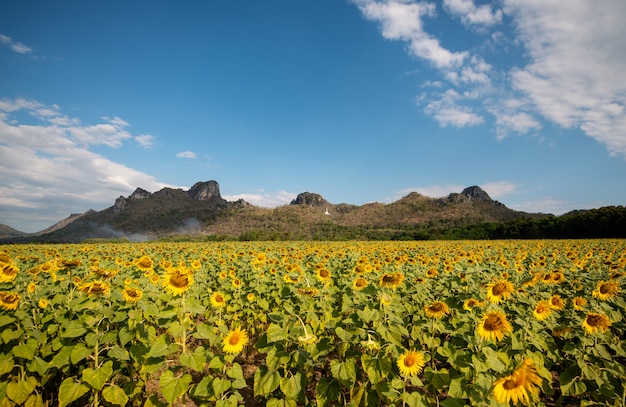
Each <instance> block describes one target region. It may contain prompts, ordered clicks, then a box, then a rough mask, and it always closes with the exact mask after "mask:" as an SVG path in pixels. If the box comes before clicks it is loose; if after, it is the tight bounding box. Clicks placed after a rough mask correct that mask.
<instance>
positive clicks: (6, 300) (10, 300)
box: [3, 294, 19, 304]
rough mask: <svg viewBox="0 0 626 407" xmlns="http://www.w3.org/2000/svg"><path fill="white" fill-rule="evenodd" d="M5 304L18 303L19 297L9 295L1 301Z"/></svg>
mask: <svg viewBox="0 0 626 407" xmlns="http://www.w3.org/2000/svg"><path fill="white" fill-rule="evenodd" d="M3 301H4V303H5V304H13V303H15V302H17V301H19V297H18V296H17V295H15V294H9V295H7V296H5V297H4V299H3Z"/></svg>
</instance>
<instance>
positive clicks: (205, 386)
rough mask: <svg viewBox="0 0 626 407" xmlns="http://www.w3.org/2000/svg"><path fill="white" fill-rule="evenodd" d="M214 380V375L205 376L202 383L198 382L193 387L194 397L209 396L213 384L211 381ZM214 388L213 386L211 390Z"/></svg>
mask: <svg viewBox="0 0 626 407" xmlns="http://www.w3.org/2000/svg"><path fill="white" fill-rule="evenodd" d="M212 381H213V377H211V376H204V377H203V378H202V380H200V383H198V384H197V385H196V386H195V387H194V389H193V396H194V397H202V398H208V397H209V396H210V395H211V394H210V393H209V386H211V382H212ZM212 389H213V388H212V387H211V390H212Z"/></svg>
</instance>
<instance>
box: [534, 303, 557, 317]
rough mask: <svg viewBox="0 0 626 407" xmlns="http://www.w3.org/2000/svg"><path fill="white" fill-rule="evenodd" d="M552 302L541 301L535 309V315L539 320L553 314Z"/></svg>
mask: <svg viewBox="0 0 626 407" xmlns="http://www.w3.org/2000/svg"><path fill="white" fill-rule="evenodd" d="M552 309H553V308H552V303H551V302H550V301H548V300H543V301H539V302H538V303H537V305H536V306H535V309H534V310H533V316H534V317H535V319H536V320H538V321H543V320H544V319H548V317H550V315H551V314H552Z"/></svg>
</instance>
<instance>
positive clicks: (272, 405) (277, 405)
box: [265, 399, 298, 407]
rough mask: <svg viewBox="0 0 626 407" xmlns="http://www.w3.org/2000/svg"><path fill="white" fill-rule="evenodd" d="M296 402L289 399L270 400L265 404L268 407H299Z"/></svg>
mask: <svg viewBox="0 0 626 407" xmlns="http://www.w3.org/2000/svg"><path fill="white" fill-rule="evenodd" d="M297 405H298V404H296V402H295V400H289V399H281V400H279V399H269V400H268V401H267V403H266V404H265V406H266V407H297Z"/></svg>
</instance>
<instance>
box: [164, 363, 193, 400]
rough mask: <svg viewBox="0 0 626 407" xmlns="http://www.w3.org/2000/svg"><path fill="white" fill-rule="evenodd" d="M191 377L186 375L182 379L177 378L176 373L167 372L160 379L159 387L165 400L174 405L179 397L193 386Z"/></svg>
mask: <svg viewBox="0 0 626 407" xmlns="http://www.w3.org/2000/svg"><path fill="white" fill-rule="evenodd" d="M191 379H192V378H191V375H190V374H188V373H185V374H184V375H182V376H181V377H175V376H174V372H172V371H171V370H166V371H165V372H163V374H162V375H161V378H160V379H159V387H160V388H161V393H162V394H163V397H164V398H165V400H166V401H167V402H168V403H170V404H173V403H174V401H176V400H177V399H178V398H179V397H181V396H182V395H183V394H185V393H186V392H187V390H188V389H189V385H190V384H191Z"/></svg>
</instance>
